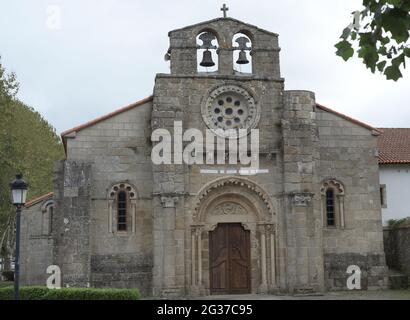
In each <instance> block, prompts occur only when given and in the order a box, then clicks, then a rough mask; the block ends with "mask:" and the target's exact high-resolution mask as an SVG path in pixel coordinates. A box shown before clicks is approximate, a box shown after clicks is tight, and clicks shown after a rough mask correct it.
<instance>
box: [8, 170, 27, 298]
mask: <svg viewBox="0 0 410 320" xmlns="http://www.w3.org/2000/svg"><path fill="white" fill-rule="evenodd" d="M10 188H11V195H12V202H13V204H14V205H15V207H16V256H15V259H14V299H15V300H18V299H19V289H20V288H19V286H20V282H19V281H20V279H19V278H20V261H19V259H20V217H21V208H22V207H23V206H24V204H25V203H26V197H27V183H26V182H25V181H24V180H23V175H22V174H17V175H16V180H14V181H13V182H12V183H10Z"/></svg>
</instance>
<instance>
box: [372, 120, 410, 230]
mask: <svg viewBox="0 0 410 320" xmlns="http://www.w3.org/2000/svg"><path fill="white" fill-rule="evenodd" d="M381 131H382V132H383V134H381V135H380V137H379V159H380V160H379V163H380V185H381V187H380V193H381V198H382V213H383V223H384V224H385V225H387V223H388V221H389V220H391V219H394V220H397V219H403V218H407V217H410V207H409V206H408V199H409V198H410V128H406V129H381Z"/></svg>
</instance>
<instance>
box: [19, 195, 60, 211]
mask: <svg viewBox="0 0 410 320" xmlns="http://www.w3.org/2000/svg"><path fill="white" fill-rule="evenodd" d="M53 194H54V193H53V192H49V193H47V194H44V195H42V196H40V197H37V198H34V199H32V200H30V201H29V202H27V203H26V205H25V207H26V208H30V207H32V206H34V205H36V204H37V203H40V202H42V201H43V200H46V199H48V198H51V197H52V196H53Z"/></svg>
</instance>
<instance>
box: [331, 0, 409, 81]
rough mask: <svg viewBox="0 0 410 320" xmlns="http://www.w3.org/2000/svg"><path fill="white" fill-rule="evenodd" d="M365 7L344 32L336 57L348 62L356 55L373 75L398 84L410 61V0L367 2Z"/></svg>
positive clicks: (375, 0) (374, 0)
mask: <svg viewBox="0 0 410 320" xmlns="http://www.w3.org/2000/svg"><path fill="white" fill-rule="evenodd" d="M363 6H364V7H365V8H364V9H363V10H362V11H356V12H354V13H353V21H352V23H351V24H350V25H349V26H348V27H347V28H346V29H344V30H343V34H342V36H341V39H342V40H341V41H340V42H339V43H337V44H336V48H337V52H336V54H337V55H338V56H340V57H342V58H343V59H344V60H345V61H347V60H349V59H350V58H351V57H353V56H354V53H355V51H356V52H357V54H358V56H359V58H361V59H363V63H364V64H365V65H366V67H367V68H368V69H370V70H371V71H372V72H373V73H375V72H376V70H378V71H379V72H380V73H382V74H384V75H385V76H386V78H387V79H388V80H394V81H397V80H398V79H400V78H402V77H403V75H402V73H401V68H405V67H406V60H407V58H410V44H409V37H410V33H409V31H410V0H363Z"/></svg>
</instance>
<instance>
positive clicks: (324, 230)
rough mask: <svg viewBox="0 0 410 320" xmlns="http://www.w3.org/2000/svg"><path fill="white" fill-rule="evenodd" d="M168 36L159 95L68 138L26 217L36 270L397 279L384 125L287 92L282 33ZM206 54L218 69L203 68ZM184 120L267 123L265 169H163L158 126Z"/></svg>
mask: <svg viewBox="0 0 410 320" xmlns="http://www.w3.org/2000/svg"><path fill="white" fill-rule="evenodd" d="M236 34H241V35H242V36H241V37H240V38H235V35H236ZM198 37H199V39H200V41H199V42H198ZM169 38H170V49H169V51H168V53H167V55H166V58H167V60H170V67H171V72H170V74H158V75H157V76H156V81H155V87H154V91H153V96H151V97H148V98H146V99H145V100H142V101H139V102H137V103H135V104H132V105H129V106H127V107H125V108H123V109H120V110H117V111H115V112H113V113H111V114H108V115H106V116H104V117H101V118H99V119H96V120H94V121H91V122H89V123H86V124H84V125H82V126H79V127H76V128H73V129H71V130H68V131H66V132H64V133H63V134H62V140H63V143H64V146H65V150H66V159H65V160H64V161H61V162H60V163H58V164H57V165H56V166H55V171H54V175H55V179H54V191H53V193H50V194H48V195H45V196H44V197H41V198H38V199H35V200H33V201H32V202H30V203H29V204H28V205H27V208H26V210H25V212H24V215H23V222H22V234H23V237H22V253H21V256H22V266H21V270H22V271H21V272H22V275H21V277H22V281H23V282H24V283H25V284H29V285H31V284H45V281H46V278H47V277H48V275H47V274H46V268H47V266H49V265H58V266H59V267H60V268H61V271H62V282H63V286H70V287H74V286H78V287H87V286H92V287H119V288H124V287H131V288H133V287H136V288H139V289H140V290H141V291H142V292H143V293H144V294H145V295H149V296H166V297H177V296H186V295H191V296H195V295H208V294H240V293H278V292H281V293H290V294H293V293H306V292H307V293H310V292H324V291H329V290H330V291H331V290H344V289H346V280H347V278H348V276H349V275H348V274H347V273H346V270H347V268H348V267H349V266H351V265H357V266H359V267H360V268H361V279H362V281H361V284H362V288H363V289H372V288H382V287H386V285H387V273H386V267H385V257H384V252H383V235H382V221H381V205H380V192H379V174H378V159H377V156H378V154H377V137H378V135H379V132H378V131H377V130H376V129H375V128H372V127H371V126H368V125H366V124H364V123H361V122H359V121H357V120H354V119H351V118H349V117H347V116H345V115H343V114H340V113H337V112H335V111H333V110H331V109H328V108H326V107H324V106H321V105H319V104H317V103H316V101H315V95H314V93H312V92H308V91H286V90H285V89H284V79H283V78H282V77H281V74H280V63H279V52H280V48H279V44H278V35H277V34H275V33H271V32H268V31H265V30H262V29H259V28H258V27H255V26H252V25H249V24H246V23H243V22H241V21H238V20H235V19H232V18H219V19H215V20H211V21H208V22H204V23H199V24H197V25H193V26H189V27H186V28H183V29H179V30H174V31H171V32H170V33H169ZM233 39H236V41H235V40H234V41H233ZM237 39H242V40H237ZM244 39H246V40H244ZM201 41H202V44H201ZM204 51H205V52H212V57H213V59H214V60H217V61H216V62H217V65H216V66H215V68H216V69H217V70H214V71H208V72H199V71H198V70H199V69H198V68H199V67H198V64H199V62H200V61H201V58H202V56H201V54H202V53H203V52H204ZM198 52H200V53H201V54H198ZM238 54H239V58H242V59H244V58H245V56H246V57H247V58H246V59H247V60H249V61H251V70H250V72H248V73H246V72H240V71H235V68H237V67H238V66H235V65H236V63H235V62H236V57H237V56H238ZM206 55H208V56H207V59H208V62H209V60H210V59H211V58H210V57H209V56H210V55H209V53H204V57H205V56H206ZM215 57H216V59H215ZM234 57H235V58H234ZM210 64H212V63H210ZM210 67H211V66H210ZM236 70H238V69H236ZM175 121H180V122H182V124H183V130H187V129H189V128H196V129H199V130H201V131H202V132H205V130H206V129H207V128H211V129H215V128H243V129H247V130H250V129H259V159H260V160H259V161H260V164H259V167H260V169H261V170H260V172H258V173H256V174H254V175H250V174H249V175H243V174H241V173H240V171H238V169H240V167H241V165H240V164H239V163H238V164H237V165H218V164H215V165H207V164H162V165H154V164H153V162H152V160H151V152H152V148H153V147H154V146H155V143H153V142H152V141H151V135H152V132H153V130H155V129H158V128H162V129H168V130H169V131H170V132H173V130H174V124H175ZM172 152H173V153H174V152H175V150H173V151H172Z"/></svg>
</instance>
